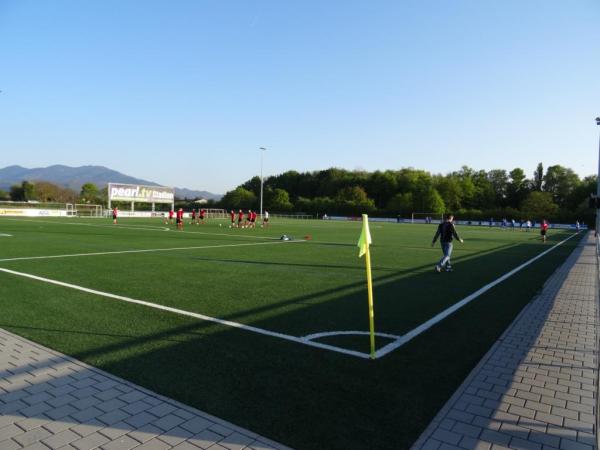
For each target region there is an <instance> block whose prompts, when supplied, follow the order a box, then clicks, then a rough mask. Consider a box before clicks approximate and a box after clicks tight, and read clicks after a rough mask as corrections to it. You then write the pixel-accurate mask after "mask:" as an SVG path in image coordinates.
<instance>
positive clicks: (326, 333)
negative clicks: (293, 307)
mask: <svg viewBox="0 0 600 450" xmlns="http://www.w3.org/2000/svg"><path fill="white" fill-rule="evenodd" d="M370 334H371V333H369V332H368V331H324V332H323V333H314V334H309V335H306V336H303V338H302V339H306V340H309V341H311V340H313V339H321V338H324V337H329V336H348V335H358V336H368V335H370ZM375 336H379V337H384V338H389V339H400V338H401V337H402V336H398V335H397V334H387V333H377V332H376V333H375Z"/></svg>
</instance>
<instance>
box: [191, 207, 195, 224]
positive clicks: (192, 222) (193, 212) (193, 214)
mask: <svg viewBox="0 0 600 450" xmlns="http://www.w3.org/2000/svg"><path fill="white" fill-rule="evenodd" d="M195 221H196V210H195V209H192V221H191V222H190V225H193V224H194V222H195Z"/></svg>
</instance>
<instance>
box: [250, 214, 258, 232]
mask: <svg viewBox="0 0 600 450" xmlns="http://www.w3.org/2000/svg"><path fill="white" fill-rule="evenodd" d="M250 214H251V216H250V226H251V227H252V228H256V216H257V214H256V211H251V213H250Z"/></svg>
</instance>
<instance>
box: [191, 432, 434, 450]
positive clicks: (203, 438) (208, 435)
mask: <svg viewBox="0 0 600 450" xmlns="http://www.w3.org/2000/svg"><path fill="white" fill-rule="evenodd" d="M222 439H223V436H221V435H220V434H217V433H214V432H213V431H210V430H204V431H202V432H200V433H198V434H196V435H195V436H194V437H192V438H191V439H188V442H190V443H191V444H193V445H196V446H198V447H200V448H209V447H210V446H212V445H214V444H216V443H217V442H219V441H220V440H222ZM441 444H442V443H441V442H440V441H434V440H431V442H430V443H429V444H428V448H431V449H433V448H436V449H437V448H439V447H440V445H441Z"/></svg>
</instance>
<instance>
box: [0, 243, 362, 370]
mask: <svg viewBox="0 0 600 450" xmlns="http://www.w3.org/2000/svg"><path fill="white" fill-rule="evenodd" d="M247 245H252V244H247ZM0 272H5V273H9V274H12V275H17V276H20V277H25V278H31V279H33V280H38V281H43V282H45V283H50V284H55V285H57V286H62V287H67V288H70V289H75V290H78V291H82V292H87V293H89V294H95V295H99V296H101V297H108V298H112V299H115V300H120V301H122V302H127V303H133V304H136V305H142V306H147V307H149V308H154V309H159V310H162V311H168V312H171V313H175V314H179V315H182V316H187V317H193V318H195V319H200V320H206V321H208V322H213V323H218V324H220V325H227V326H230V327H233V328H237V329H240V330H245V331H251V332H253V333H258V334H264V335H267V336H271V337H276V338H279V339H284V340H286V341H292V342H296V343H299V344H304V345H308V346H310V347H317V348H321V349H325V350H331V351H334V352H338V353H344V354H346V355H351V356H356V357H358V358H363V359H369V357H370V356H369V355H368V354H367V353H362V352H357V351H354V350H347V349H344V348H340V347H335V346H333V345H328V344H321V343H319V342H312V341H309V340H306V339H303V338H301V337H296V336H290V335H287V334H283V333H277V332H275V331H269V330H265V329H263V328H257V327H253V326H251V325H244V324H241V323H238V322H232V321H230V320H223V319H218V318H216V317H210V316H205V315H204V314H198V313H194V312H190V311H185V310H183V309H177V308H171V307H170V306H163V305H158V304H156V303H150V302H146V301H143V300H136V299H133V298H129V297H124V296H122V295H116V294H110V293H108V292H102V291H96V290H94V289H89V288H86V287H83V286H78V285H76V284H70V283H64V282H62V281H57V280H52V279H50V278H44V277H38V276H37V275H32V274H29V273H23V272H16V271H14V270H9V269H5V268H2V267H0Z"/></svg>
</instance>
